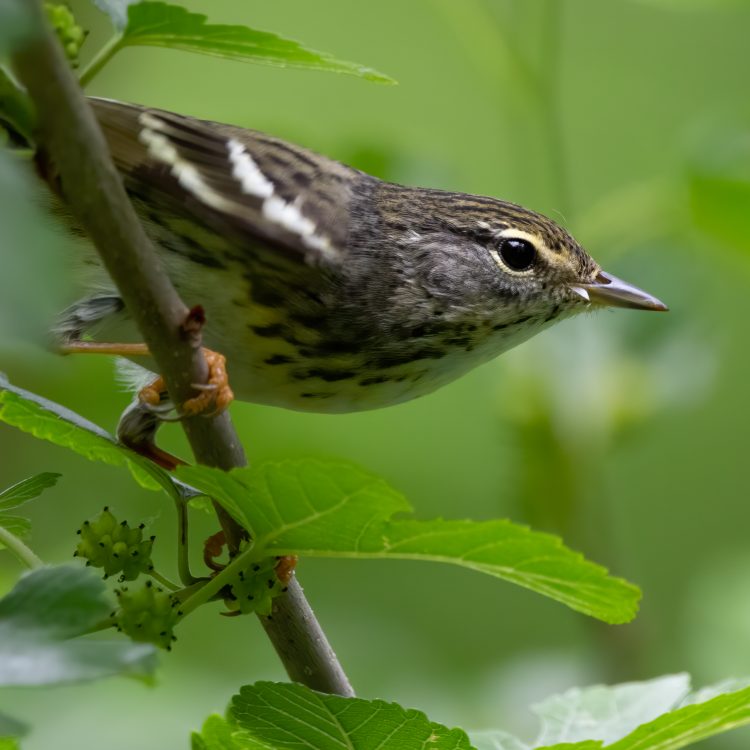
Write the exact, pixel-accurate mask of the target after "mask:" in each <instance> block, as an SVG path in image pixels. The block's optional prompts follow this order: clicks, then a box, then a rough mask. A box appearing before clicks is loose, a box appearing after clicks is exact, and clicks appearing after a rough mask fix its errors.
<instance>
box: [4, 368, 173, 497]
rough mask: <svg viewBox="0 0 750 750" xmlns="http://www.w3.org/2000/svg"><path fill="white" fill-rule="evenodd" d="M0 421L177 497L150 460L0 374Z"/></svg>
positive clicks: (170, 483)
mask: <svg viewBox="0 0 750 750" xmlns="http://www.w3.org/2000/svg"><path fill="white" fill-rule="evenodd" d="M0 422H5V423H6V424H9V425H12V426H13V427H17V428H18V429H19V430H22V431H23V432H28V433H30V434H32V435H34V437H37V438H40V439H42V440H48V441H49V442H51V443H54V444H55V445H61V446H63V447H65V448H70V449H71V450H73V451H75V452H76V453H79V454H80V455H82V456H84V457H86V458H88V459H89V460H91V461H102V462H103V463H105V464H110V465H112V466H124V467H127V468H128V469H129V470H130V473H131V474H132V475H133V477H134V478H135V480H136V481H137V482H138V483H139V484H140V485H141V486H142V487H146V488H147V489H151V490H155V489H163V490H165V491H166V492H167V493H169V494H170V495H174V494H175V493H176V492H177V491H178V489H177V488H176V487H175V485H174V483H173V482H172V479H171V478H170V476H169V474H168V473H167V472H165V471H164V470H163V469H160V468H159V467H158V466H156V465H155V464H153V463H152V462H151V461H149V460H148V459H147V458H144V457H143V456H139V455H138V454H137V453H134V452H133V451H131V450H129V449H128V448H125V447H124V446H122V445H120V444H119V443H117V441H116V440H115V439H114V438H113V437H112V436H111V435H109V434H108V433H107V432H105V431H104V430H102V429H101V427H98V426H97V425H95V424H93V423H92V422H89V421H88V420H86V419H84V418H83V417H81V416H80V415H78V414H75V413H74V412H72V411H70V410H69V409H66V408H65V407H64V406H60V405H59V404H56V403H54V402H52V401H48V400H47V399H44V398H42V397H41V396H37V395H36V394H33V393H29V392H28V391H25V390H23V389H22V388H18V387H16V386H14V385H11V384H10V383H9V382H8V380H7V378H5V377H4V376H3V375H2V374H0Z"/></svg>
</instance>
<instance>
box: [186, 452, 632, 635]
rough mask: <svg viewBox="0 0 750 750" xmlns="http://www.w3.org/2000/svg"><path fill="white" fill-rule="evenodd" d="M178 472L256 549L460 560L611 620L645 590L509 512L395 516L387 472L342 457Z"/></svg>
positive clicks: (399, 501)
mask: <svg viewBox="0 0 750 750" xmlns="http://www.w3.org/2000/svg"><path fill="white" fill-rule="evenodd" d="M177 476H178V477H180V478H181V479H184V480H185V481H186V482H188V483H189V484H191V485H193V486H195V487H197V488H198V489H199V490H201V491H203V492H205V493H206V494H207V495H209V496H211V497H213V498H214V499H216V500H217V501H218V502H219V503H221V505H222V506H223V507H224V508H225V509H226V510H227V511H228V512H229V513H230V514H231V515H232V516H233V517H234V518H235V520H237V522H238V523H239V524H241V525H242V526H243V527H244V528H246V529H247V530H248V531H249V532H250V536H251V538H252V539H253V540H254V541H255V545H256V548H257V550H258V553H259V555H261V554H268V555H286V554H299V555H303V556H305V555H307V556H319V557H358V558H379V557H380V558H402V559H412V560H432V561H438V562H446V563H452V564H456V565H461V566H464V567H467V568H471V569H473V570H478V571H481V572H483V573H487V574H489V575H492V576H496V577H498V578H502V579H505V580H507V581H511V582H513V583H516V584H518V585H520V586H524V587H525V588H528V589H531V590H532V591H536V592H537V593H541V594H544V595H546V596H549V597H551V598H553V599H555V600H557V601H560V602H562V603H564V604H566V605H568V606H569V607H571V608H573V609H575V610H577V611H579V612H583V613H585V614H589V615H592V616H593V617H597V618H599V619H602V620H604V621H606V622H613V623H615V622H626V621H628V620H630V619H632V618H633V617H634V615H635V613H636V611H637V605H638V599H639V597H640V591H639V590H638V589H637V588H636V587H635V586H633V585H632V584H629V583H627V582H626V581H623V580H621V579H618V578H612V577H610V576H608V575H607V571H606V570H605V569H604V568H603V567H601V566H599V565H595V564H594V563H591V562H588V561H587V560H585V559H584V558H583V556H582V555H580V554H579V553H576V552H573V551H571V550H569V549H567V548H566V547H565V546H564V545H563V544H562V542H561V540H560V539H559V538H557V537H554V536H551V535H549V534H543V533H538V532H533V531H531V530H530V529H528V528H526V527H524V526H519V525H516V524H513V523H511V522H510V521H506V520H498V521H484V522H475V521H445V520H442V519H437V520H434V521H415V520H408V519H404V520H402V519H400V518H393V516H394V515H396V514H401V513H406V512H409V511H410V510H411V507H410V506H409V504H408V503H407V502H406V500H405V499H404V497H403V496H402V495H401V494H400V493H398V492H396V491H395V490H394V489H393V488H391V487H389V486H388V484H387V483H386V482H385V481H384V480H383V479H381V478H379V477H376V476H374V475H372V474H369V473H368V472H365V471H363V470H362V469H360V468H358V467H356V466H353V465H352V464H348V463H344V462H334V461H331V462H321V461H315V460H299V461H286V462H282V463H272V462H268V463H263V464H258V465H256V466H254V467H251V468H246V469H238V470H235V471H233V472H231V473H229V474H227V473H225V472H222V471H218V470H215V469H210V468H207V467H203V466H191V467H180V468H179V469H178V471H177Z"/></svg>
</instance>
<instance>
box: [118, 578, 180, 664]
mask: <svg viewBox="0 0 750 750" xmlns="http://www.w3.org/2000/svg"><path fill="white" fill-rule="evenodd" d="M115 594H116V595H117V601H118V604H119V605H120V608H119V609H118V610H117V611H116V612H114V613H113V614H114V617H115V620H116V622H117V629H118V630H121V631H122V632H123V633H125V634H126V635H128V636H130V637H131V638H132V639H133V640H134V641H142V642H145V643H153V644H154V645H156V646H159V647H160V648H165V649H166V650H167V651H171V650H172V642H173V641H176V640H177V638H175V636H174V632H173V631H174V626H175V625H176V624H177V622H178V620H179V619H180V616H181V614H182V613H181V612H180V610H179V604H180V602H179V600H178V599H177V598H175V597H174V596H172V595H171V594H169V593H167V592H166V591H164V589H162V588H160V587H158V586H154V584H153V582H152V581H146V582H145V583H144V584H143V585H142V586H138V587H136V588H134V589H132V590H131V589H129V588H127V587H125V586H123V587H122V588H121V589H117V590H116V591H115Z"/></svg>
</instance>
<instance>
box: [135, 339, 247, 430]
mask: <svg viewBox="0 0 750 750" xmlns="http://www.w3.org/2000/svg"><path fill="white" fill-rule="evenodd" d="M203 355H204V356H205V358H206V364H207V365H208V382H206V383H194V384H192V387H193V388H195V390H197V391H198V392H199V393H198V395H197V396H194V397H193V398H189V399H188V400H187V401H185V402H183V404H182V406H181V407H180V408H179V409H178V412H179V414H178V416H176V417H167V416H166V414H167V413H168V412H170V411H171V410H172V409H173V405H172V404H171V402H166V403H165V399H164V394H165V392H166V384H165V382H164V378H162V377H161V375H159V376H157V377H156V378H155V379H154V380H153V381H152V382H151V383H149V384H148V385H147V386H146V387H145V388H142V389H141V390H140V392H139V393H138V400H139V401H140V403H141V404H142V405H143V406H144V408H146V409H148V410H149V411H150V412H151V413H152V414H155V415H157V416H159V418H160V419H162V420H163V421H165V422H173V421H178V420H179V419H181V418H182V417H196V416H206V417H213V416H215V415H216V414H220V413H221V412H223V411H224V410H225V409H226V408H227V407H228V406H229V404H231V403H232V401H233V400H234V393H233V392H232V389H231V388H230V386H229V377H228V375H227V368H226V358H225V357H224V355H222V354H219V353H218V352H214V351H211V350H210V349H203Z"/></svg>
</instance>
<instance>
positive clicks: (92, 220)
mask: <svg viewBox="0 0 750 750" xmlns="http://www.w3.org/2000/svg"><path fill="white" fill-rule="evenodd" d="M24 4H25V5H26V6H27V8H28V12H29V14H30V16H32V17H33V24H34V30H35V34H34V36H33V38H30V39H28V40H26V41H25V42H24V44H23V46H22V47H21V48H20V49H19V50H18V51H17V53H16V54H15V55H14V58H13V64H14V67H15V70H16V73H17V75H18V78H19V80H20V81H21V82H22V83H23V84H24V86H26V88H27V90H28V92H29V95H30V97H31V99H32V101H33V102H34V105H35V107H36V114H37V132H36V133H35V136H36V142H37V143H38V145H39V147H40V148H41V149H42V150H43V152H44V153H45V155H46V156H47V157H49V158H50V159H51V161H52V163H53V164H54V165H55V168H56V174H57V176H58V177H59V180H60V185H61V189H62V192H63V195H64V196H65V199H66V201H67V203H68V204H69V206H70V208H71V210H72V211H73V213H74V214H75V216H76V218H77V219H78V220H79V221H80V222H81V224H82V225H83V226H84V227H85V228H86V231H87V232H88V235H89V236H90V238H91V239H92V240H93V242H94V244H95V245H96V248H97V250H98V252H99V255H100V256H101V259H102V261H103V263H104V265H105V267H106V269H107V271H108V272H109V275H110V276H111V278H112V280H113V281H114V282H115V284H116V285H117V288H118V289H119V291H120V294H121V295H122V298H123V300H124V302H125V305H126V307H127V309H128V311H129V313H130V315H131V316H132V317H133V319H134V320H135V322H136V324H137V325H138V328H139V330H140V331H141V334H142V335H143V338H144V340H145V341H146V343H147V344H148V347H149V349H150V350H151V353H152V355H153V357H154V359H155V360H156V363H157V365H158V366H159V369H160V371H161V373H162V375H163V377H164V379H165V381H166V383H167V387H168V389H169V393H170V396H171V397H172V399H173V401H174V402H175V403H183V402H184V401H185V400H187V399H188V398H190V397H192V396H193V395H195V392H194V391H195V389H194V388H193V387H192V384H193V383H204V382H205V381H206V377H207V367H206V363H205V360H204V358H203V354H202V352H201V350H200V335H199V334H195V333H194V332H191V331H190V330H189V329H190V326H189V324H187V323H188V320H189V315H188V313H189V311H188V309H187V307H186V306H185V304H184V303H183V302H182V300H181V299H180V298H179V296H178V295H177V292H176V291H175V289H174V287H173V286H172V284H171V282H170V280H169V278H168V277H167V275H166V273H165V272H164V269H163V267H162V265H161V263H160V262H159V259H158V256H157V255H156V252H155V251H154V248H153V247H152V245H151V242H150V240H149V239H148V237H147V236H146V234H145V232H144V231H143V228H142V226H141V224H140V222H139V221H138V219H137V217H136V214H135V211H134V209H133V207H132V205H131V203H130V201H129V199H128V197H127V195H126V193H125V190H124V188H123V186H122V182H121V181H120V178H119V175H118V173H117V171H116V169H115V167H114V165H113V164H112V160H111V158H110V156H109V153H108V150H107V147H106V143H105V140H104V137H103V136H102V133H101V131H100V130H99V127H98V125H97V123H96V120H95V118H94V116H93V114H92V112H91V110H90V108H89V106H88V104H87V102H86V99H85V97H84V95H83V93H82V92H81V89H80V87H79V85H78V82H77V81H76V80H75V78H74V76H73V74H72V73H71V70H70V68H69V66H68V63H67V61H66V59H65V57H64V55H63V52H62V49H61V48H60V45H59V43H58V41H57V39H56V38H55V36H54V34H53V33H52V31H51V29H50V28H49V26H48V24H47V21H46V18H45V16H44V12H43V9H42V3H41V2H40V0H24ZM183 426H184V428H185V432H186V433H187V437H188V440H189V441H190V445H191V447H192V450H193V454H194V455H195V458H196V460H197V461H198V462H199V463H202V464H206V465H209V466H216V467H219V468H222V469H227V470H228V469H231V468H233V467H237V466H244V465H245V464H246V459H245V454H244V451H243V448H242V445H241V444H240V442H239V440H238V438H237V434H236V432H235V431H234V427H233V426H232V422H231V420H230V418H229V415H228V414H227V413H224V414H221V415H218V416H215V417H208V418H206V417H194V418H191V419H185V420H183ZM220 521H221V523H222V526H223V528H224V531H225V533H226V534H227V539H228V540H229V543H230V545H234V546H235V547H236V545H237V542H238V539H239V536H240V534H241V532H242V530H241V529H240V528H239V527H238V526H237V525H236V524H235V523H234V522H233V521H232V520H231V519H230V518H229V517H228V516H227V515H226V514H225V513H220ZM262 619H263V626H264V628H265V629H266V631H267V632H268V634H269V636H270V638H271V640H272V642H273V644H274V646H275V647H276V650H277V652H278V654H279V656H280V658H281V660H282V662H283V664H284V666H285V668H286V670H287V672H288V673H289V676H290V677H291V678H292V679H294V680H298V681H299V682H302V683H304V684H306V685H308V686H309V687H312V688H314V689H317V690H321V691H325V692H328V693H338V694H340V695H353V691H352V688H351V686H350V684H349V681H348V680H347V678H346V675H345V674H344V671H343V669H342V668H341V666H340V664H339V663H338V661H337V660H336V657H335V655H334V654H333V651H332V650H331V647H330V645H329V644H328V641H327V640H326V638H325V635H324V634H323V631H322V630H321V629H320V626H319V625H318V623H317V621H316V620H315V616H314V614H313V612H312V610H311V609H310V606H309V605H308V603H307V601H306V600H305V598H304V594H303V593H302V589H301V588H300V587H299V584H297V583H296V581H295V580H294V579H292V581H291V582H290V586H289V591H288V593H287V594H286V595H285V596H283V597H280V598H279V599H278V600H277V602H276V605H275V608H274V614H273V615H272V617H271V618H262Z"/></svg>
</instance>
